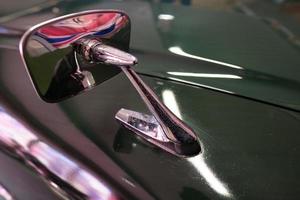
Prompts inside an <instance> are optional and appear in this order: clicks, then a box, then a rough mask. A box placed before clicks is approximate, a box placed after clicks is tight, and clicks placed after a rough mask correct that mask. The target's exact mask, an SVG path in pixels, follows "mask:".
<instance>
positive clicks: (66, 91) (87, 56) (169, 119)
mask: <svg viewBox="0 0 300 200" xmlns="http://www.w3.org/2000/svg"><path fill="white" fill-rule="evenodd" d="M129 39H130V21H129V18H128V16H127V15H126V14H124V13H122V12H120V11H110V10H108V11H87V12H81V13H76V14H72V15H67V16H63V17H60V18H56V19H53V20H50V21H47V22H45V23H42V24H39V25H37V26H35V27H33V28H31V29H30V30H29V31H27V32H26V33H25V35H24V36H23V38H22V40H21V42H20V51H21V55H22V57H23V60H24V63H25V65H26V67H27V70H28V72H29V75H30V77H31V79H32V82H33V84H34V86H35V88H36V91H37V93H38V94H39V95H40V97H41V98H42V99H43V100H45V101H47V102H58V101H60V100H62V99H65V98H68V97H70V96H74V95H76V94H78V93H80V92H83V91H86V90H88V89H90V88H92V87H94V86H96V85H97V84H99V83H102V82H103V81H105V80H107V79H109V78H111V77H113V76H115V75H116V74H118V73H119V72H120V71H122V72H123V73H124V74H125V75H126V76H127V78H128V79H129V81H130V82H131V83H132V85H133V86H134V88H135V89H136V91H137V93H138V94H139V95H140V97H141V99H142V100H143V101H144V102H145V104H146V106H147V107H148V109H149V110H150V112H151V113H152V116H147V115H145V114H143V113H138V112H134V111H130V110H126V109H121V110H120V111H119V112H117V113H116V116H115V118H116V119H117V120H118V121H119V122H120V123H121V124H122V125H123V126H125V127H126V128H128V129H130V130H132V131H133V132H134V133H136V134H137V135H139V136H140V137H142V138H143V139H145V140H147V141H148V142H150V143H152V144H154V145H156V146H158V147H160V148H161V149H163V150H165V151H168V152H169V153H172V154H175V155H177V156H180V157H188V156H195V155H197V154H199V153H200V152H201V146H200V142H199V141H198V137H197V134H196V133H194V131H193V130H192V129H191V128H190V127H189V126H188V125H186V124H185V123H184V122H183V121H181V120H180V119H179V118H178V117H176V116H175V115H174V114H173V113H172V112H171V111H170V110H169V109H168V108H167V107H166V106H165V105H164V104H163V103H162V102H161V101H160V100H159V98H158V97H157V96H156V94H155V92H154V91H152V89H151V88H150V87H149V86H148V85H147V84H146V83H144V81H143V80H142V79H141V78H140V76H139V75H138V74H137V73H136V72H135V71H134V70H133V68H132V66H133V65H135V64H137V59H136V58H135V57H134V56H133V55H131V54H129V53H128V50H129Z"/></svg>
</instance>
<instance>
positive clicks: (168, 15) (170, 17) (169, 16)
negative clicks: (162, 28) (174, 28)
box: [158, 14, 175, 21]
mask: <svg viewBox="0 0 300 200" xmlns="http://www.w3.org/2000/svg"><path fill="white" fill-rule="evenodd" d="M174 18H175V17H174V15H170V14H160V15H158V19H160V20H166V21H169V20H173V19H174Z"/></svg>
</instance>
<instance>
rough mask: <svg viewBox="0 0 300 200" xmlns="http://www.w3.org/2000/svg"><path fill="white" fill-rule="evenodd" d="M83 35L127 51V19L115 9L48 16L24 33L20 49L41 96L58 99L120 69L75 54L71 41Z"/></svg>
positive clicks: (112, 74)
mask: <svg viewBox="0 0 300 200" xmlns="http://www.w3.org/2000/svg"><path fill="white" fill-rule="evenodd" d="M82 38H89V39H96V40H98V41H99V42H101V43H104V44H108V45H110V46H113V47H116V48H118V49H121V50H123V51H128V49H129V38H130V22H129V19H128V17H127V16H126V15H125V14H123V13H121V12H117V11H90V12H84V13H79V14H76V15H75V16H74V15H71V16H66V17H62V18H58V19H54V20H51V21H50V22H48V23H47V22H46V23H43V24H42V25H38V26H37V27H35V28H33V30H29V31H28V32H27V33H25V35H24V37H23V39H22V41H21V52H22V53H23V57H24V61H25V63H26V66H27V69H28V72H29V74H30V76H31V79H32V82H33V84H34V86H35V88H36V91H37V92H38V94H39V95H40V96H41V98H42V99H43V100H45V101H47V102H58V101H60V100H63V99H65V98H67V97H70V96H74V95H76V94H78V93H80V92H82V91H86V90H89V89H91V88H92V87H94V86H96V85H98V84H100V83H102V82H104V81H106V80H108V79H110V78H112V77H113V76H115V75H117V74H118V73H119V72H120V69H119V68H118V67H116V66H108V65H104V64H100V63H93V62H89V61H87V60H86V59H84V58H83V57H82V55H79V54H77V53H76V52H75V47H74V43H76V42H77V41H78V40H80V39H82Z"/></svg>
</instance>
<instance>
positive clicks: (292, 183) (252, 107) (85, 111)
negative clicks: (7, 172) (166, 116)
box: [0, 1, 300, 199]
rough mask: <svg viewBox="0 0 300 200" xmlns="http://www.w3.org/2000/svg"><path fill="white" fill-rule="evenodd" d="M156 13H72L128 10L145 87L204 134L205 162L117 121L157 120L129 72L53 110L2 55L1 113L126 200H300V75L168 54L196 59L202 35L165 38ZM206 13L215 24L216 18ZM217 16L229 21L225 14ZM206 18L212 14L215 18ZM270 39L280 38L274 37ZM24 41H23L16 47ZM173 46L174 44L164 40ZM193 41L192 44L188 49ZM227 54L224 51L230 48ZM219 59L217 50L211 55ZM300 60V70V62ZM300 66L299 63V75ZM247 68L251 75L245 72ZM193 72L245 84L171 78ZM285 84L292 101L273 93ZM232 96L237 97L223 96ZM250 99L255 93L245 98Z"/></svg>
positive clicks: (129, 5) (145, 7)
mask: <svg viewBox="0 0 300 200" xmlns="http://www.w3.org/2000/svg"><path fill="white" fill-rule="evenodd" d="M135 6H138V8H139V9H136V7H135ZM155 6H156V7H157V6H160V4H151V3H149V2H148V1H128V2H126V3H125V2H110V1H109V2H108V1H103V2H94V1H89V4H88V3H84V4H83V3H80V2H79V3H78V4H76V3H74V2H72V3H71V6H68V7H64V8H65V9H66V10H64V11H63V13H70V12H75V11H77V10H87V9H91V8H94V9H96V8H110V9H122V10H125V11H126V12H127V13H128V14H129V16H130V17H131V20H132V39H131V43H132V53H133V54H134V55H136V56H137V57H138V58H139V61H140V64H139V66H138V67H136V70H137V71H138V72H140V73H142V74H144V75H142V78H143V80H144V81H145V82H146V83H147V84H149V85H150V86H151V88H152V89H153V90H154V91H155V92H156V94H157V95H158V96H159V97H160V98H161V100H162V101H163V102H164V103H165V104H166V105H167V106H168V107H169V108H170V109H171V110H172V111H173V112H174V113H175V114H176V115H177V116H178V117H179V118H181V119H182V120H183V121H184V122H186V123H187V124H188V125H189V126H191V127H192V128H193V129H194V130H195V132H196V133H197V134H198V136H199V139H200V142H201V145H202V147H203V152H202V153H201V154H200V155H198V156H196V157H192V158H177V157H174V156H173V155H171V154H169V153H166V152H164V151H162V150H161V149H159V148H157V147H154V146H152V145H150V144H149V143H147V142H145V141H143V140H141V139H140V138H138V137H136V136H135V135H134V134H133V132H131V131H129V130H127V129H125V128H124V127H122V126H120V124H119V123H117V122H116V120H115V119H114V115H115V114H116V112H117V111H118V110H119V109H120V108H126V109H131V110H135V111H138V112H143V113H149V111H148V110H147V109H146V106H145V105H144V104H143V101H142V100H141V99H140V97H139V96H138V94H137V92H136V91H135V89H134V88H133V87H132V86H131V85H130V82H129V81H128V80H127V79H126V77H125V75H124V74H119V75H117V76H116V77H114V78H112V79H110V80H108V81H106V82H104V83H103V84H101V85H99V86H97V87H95V88H93V90H90V91H88V92H85V93H83V94H80V95H78V96H76V97H73V98H70V99H67V100H65V101H62V102H60V103H57V104H49V103H46V102H44V101H42V100H41V99H40V98H39V97H38V96H37V95H36V94H35V92H34V89H33V86H32V85H31V83H30V80H29V78H28V75H27V73H26V70H25V68H24V66H23V64H22V61H21V57H20V55H19V52H18V50H17V49H7V48H6V49H3V48H2V49H0V64H1V69H0V90H1V92H0V93H1V107H3V108H5V109H7V110H10V112H11V113H12V114H13V116H14V117H15V119H16V120H20V121H24V122H25V121H26V124H27V126H29V127H32V128H33V129H34V130H35V131H36V132H37V133H38V134H39V135H40V136H41V138H43V139H44V140H45V141H50V142H51V143H53V144H55V146H56V147H57V148H59V149H60V150H61V151H63V152H64V153H66V154H69V155H71V156H74V157H75V158H76V160H77V161H78V162H81V163H84V164H85V165H87V167H88V168H89V169H91V170H93V171H94V172H95V173H97V174H98V175H99V176H100V177H103V178H104V179H105V180H106V181H107V182H108V183H109V185H110V186H111V187H112V188H114V189H115V190H120V191H121V193H122V195H123V197H124V198H125V199H126V198H127V199H134V198H136V199H298V198H299V194H298V193H299V192H298V190H299V187H300V183H299V181H298V177H299V176H300V174H299V167H300V166H299V165H300V163H299V159H298V158H299V142H300V141H299V140H300V137H299V132H300V123H299V120H300V114H299V112H298V111H297V110H298V107H297V99H299V98H298V95H299V92H297V91H298V90H297V87H296V86H297V81H298V79H297V74H294V75H290V76H289V75H287V74H285V75H284V76H283V75H282V76H278V74H277V73H276V74H272V73H273V72H274V73H275V71H273V72H269V71H271V68H268V67H266V68H263V69H261V70H266V71H259V70H257V69H251V68H249V69H243V70H240V69H234V68H230V67H229V68H228V67H225V66H221V65H216V64H212V63H208V62H204V61H199V60H195V59H192V58H184V57H182V56H179V55H174V54H172V53H171V52H168V51H169V50H168V48H169V47H170V45H177V42H180V44H178V45H182V49H184V50H185V51H187V52H189V53H193V54H196V55H197V54H198V53H195V52H193V51H196V49H195V48H196V46H195V45H196V44H195V45H194V44H193V41H194V40H192V39H194V38H196V35H192V38H190V39H186V40H184V38H183V36H176V37H173V38H170V36H171V33H160V32H159V31H157V29H156V22H155V20H156V17H155V15H156V14H157V12H158V11H155V10H156V9H157V8H153V7H155ZM162 7H163V8H164V9H170V10H172V9H175V8H176V9H178V10H179V11H178V10H174V11H172V12H174V13H175V12H176V13H177V12H184V13H187V12H188V11H189V12H190V13H191V14H194V15H199V13H197V12H196V11H198V10H196V11H194V12H193V10H190V8H189V7H181V6H177V7H175V8H174V6H173V5H171V4H170V5H169V7H168V6H167V5H166V4H164V5H163V6H162ZM153 10H154V11H153ZM182 10H183V11H182ZM43 12H44V14H45V12H46V13H47V12H48V11H43ZM51 12H52V11H51ZM170 12H171V11H170ZM204 12H205V11H204ZM214 12H217V11H214ZM153 13H156V14H153ZM174 13H172V14H174ZM60 14H62V13H60ZM169 14H170V13H169ZM206 14H207V15H208V16H212V13H206ZM214 14H216V15H217V16H219V17H220V16H227V15H224V14H223V13H221V14H220V13H218V12H217V13H214ZM36 15H37V14H36ZM200 15H203V16H205V13H204V14H203V13H200ZM208 16H207V17H208ZM238 16H239V15H238ZM241 16H242V15H241ZM234 17H236V14H234V16H232V18H234ZM177 18H179V17H178V16H175V19H177ZM241 18H243V19H244V17H241ZM244 20H246V21H249V22H251V23H253V24H254V25H255V26H259V27H261V28H262V29H263V30H264V31H267V27H265V25H263V24H260V23H261V22H258V21H257V19H248V18H247V19H244ZM203 22H204V21H203ZM191 23H192V22H191ZM141 24H145V26H144V27H143V26H141ZM146 25H147V26H146ZM11 26H13V22H11ZM241 26H242V25H241ZM198 28H199V27H198ZM225 28H226V27H224V29H225ZM177 32H178V31H177ZM267 32H268V31H267ZM268 33H270V34H271V35H272V34H273V33H272V32H271V31H269V32H268ZM203 34H204V33H203ZM149 35H152V36H153V40H152V41H149V40H147V38H148V37H149ZM273 36H274V35H273ZM224 37H225V36H224ZM274 37H275V38H276V36H274ZM17 38H18V37H17ZM17 38H16V39H15V40H14V42H15V43H16V44H17V42H18V39H17ZM168 39H169V41H168V42H167V43H164V42H162V41H167V40H168ZM276 39H278V38H276ZM184 41H186V42H187V43H189V44H184ZM276 41H281V40H280V39H278V40H276ZM14 42H12V47H13V46H14ZM270 42H271V43H272V41H270ZM175 43H176V44H175ZM281 43H282V41H281ZM206 45H209V43H207V44H206ZM218 45H219V43H217V42H216V46H214V47H215V48H216V49H219V47H218ZM228 45H229V43H228ZM282 45H283V44H282ZM198 46H199V45H198ZM254 46H255V45H254ZM205 47H207V48H208V46H205ZM225 47H227V46H226V45H225V46H224V47H223V48H224V50H223V51H225V50H227V48H225ZM203 48H204V47H203ZM253 48H254V47H253ZM193 49H194V50H193ZM291 51H292V50H291ZM203 53H205V51H203ZM211 53H216V51H214V50H213V49H211ZM228 54H229V53H228ZM255 54H256V53H255ZM204 55H205V54H203V56H204ZM210 55H211V54H210ZM230 55H231V56H233V57H230V56H229V57H227V59H229V58H230V60H225V57H222V56H220V55H219V56H220V57H214V58H213V59H219V60H220V61H222V62H226V61H227V62H229V61H231V59H233V60H234V59H235V58H239V56H236V57H235V56H234V54H230ZM201 56H202V54H201ZM207 56H209V55H208V54H207ZM247 56H249V57H247ZM245 57H247V59H249V60H251V59H252V58H253V57H255V56H254V55H248V54H246V55H245ZM250 58H251V59H250ZM210 59H212V57H210ZM222 59H224V60H222ZM293 59H295V63H297V62H298V60H297V59H298V58H293ZM283 61H284V59H283V60H281V61H280V62H283ZM241 62H246V60H242V61H241ZM249 62H250V61H249ZM253 62H254V61H253ZM257 62H258V61H257ZM270 62H271V61H270ZM272 62H273V61H272ZM231 64H232V63H231ZM234 64H239V63H234ZM256 64H257V63H254V64H253V66H254V65H255V66H256ZM260 64H261V65H263V64H264V63H263V62H261V63H260ZM269 64H270V63H268V64H266V65H265V66H270V65H269ZM247 66H248V65H247ZM249 66H250V65H249ZM251 66H252V65H251ZM278 66H279V65H278ZM294 66H295V65H294V64H293V65H291V68H290V69H289V70H291V69H293V67H294ZM139 68H140V69H139ZM243 68H246V67H245V66H244V65H243ZM184 69H189V70H191V71H190V72H191V73H209V74H212V73H213V74H231V75H236V76H241V77H243V79H242V80H240V79H238V80H219V79H217V80H215V79H213V78H212V79H211V80H210V79H209V80H205V78H189V77H184V78H179V79H182V80H174V77H175V76H174V77H172V76H170V74H167V73H166V72H168V71H171V72H172V71H175V72H176V71H179V70H184ZM268 70H269V71H268ZM286 73H290V72H286ZM153 76H157V78H156V77H153ZM249 76H250V78H245V79H244V77H249ZM261 76H262V77H263V78H261ZM295 77H296V78H295ZM171 78H173V80H172V79H171ZM175 78H177V79H178V77H175ZM258 80H260V81H258ZM277 80H281V82H280V85H281V86H282V90H284V91H285V92H286V93H284V94H283V95H282V96H284V97H282V96H280V98H281V97H282V98H283V99H284V100H285V101H284V103H282V102H283V101H280V102H279V100H280V99H279V97H278V98H277V97H276V94H277V92H278V94H280V95H281V94H282V93H281V88H275V89H274V90H275V91H272V90H271V89H272V88H271V86H270V85H272V83H276V84H279V83H278V81H277ZM191 82H192V83H191ZM256 84H257V85H259V86H261V87H258V86H257V85H256ZM203 86H204V87H203ZM294 86H295V87H294ZM252 87H253V90H252V89H251V88H252ZM245 88H247V90H246V89H245ZM257 88H258V89H257ZM288 88H290V90H288ZM226 89H228V91H229V92H227V91H222V90H226ZM256 89H257V90H256ZM220 90H221V91H220ZM286 90H287V91H286ZM245 91H250V93H251V91H252V93H251V94H248V93H247V94H244V93H243V92H245ZM230 92H231V93H234V94H231V93H230ZM235 93H237V94H238V95H239V96H237V95H235ZM262 94H265V96H261V95H262ZM289 95H290V96H289ZM242 96H247V97H248V96H249V97H251V99H249V98H243V97H242ZM265 97H266V98H265ZM273 97H274V98H273ZM275 97H276V99H275ZM289 98H290V99H291V100H290V99H289ZM257 100H261V101H257ZM264 102H266V103H264ZM277 104H278V105H277ZM295 105H296V106H295ZM1 160H2V159H1ZM1 170H2V169H1ZM3 179H6V177H5V176H4V175H2V176H1V177H0V183H2V184H3V185H4V186H5V187H10V188H8V189H9V190H10V191H12V192H14V191H15V190H14V188H11V187H12V186H10V185H9V184H5V180H3ZM25 190H26V189H25V188H24V190H23V191H21V192H17V191H15V194H14V195H15V196H16V197H19V198H20V197H22V196H21V195H22V192H25ZM32 195H33V197H27V196H26V197H25V196H24V198H22V199H38V198H37V197H35V198H34V195H35V194H32ZM45 199H46V197H45ZM48 199H51V197H49V198H48Z"/></svg>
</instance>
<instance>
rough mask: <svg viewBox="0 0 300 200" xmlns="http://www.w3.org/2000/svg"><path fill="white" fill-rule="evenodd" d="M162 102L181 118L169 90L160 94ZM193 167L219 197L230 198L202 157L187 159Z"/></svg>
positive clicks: (223, 185) (171, 92) (224, 186)
mask: <svg viewBox="0 0 300 200" xmlns="http://www.w3.org/2000/svg"><path fill="white" fill-rule="evenodd" d="M162 96H163V102H164V103H165V105H166V106H167V107H168V108H169V109H170V110H171V111H172V112H173V113H174V114H175V115H177V116H178V117H181V113H180V110H179V106H178V104H177V101H176V98H175V95H174V93H173V91H171V90H164V91H163V92H162ZM187 161H188V162H190V163H191V164H192V165H193V167H194V168H195V169H196V170H197V171H198V172H199V174H200V175H201V176H202V177H203V178H204V179H205V181H206V182H207V183H208V185H209V186H210V187H211V188H212V189H213V190H214V191H216V192H217V193H219V194H220V195H223V196H226V197H230V196H231V193H230V191H229V190H228V188H227V186H226V185H225V184H224V183H222V182H221V181H220V180H219V179H218V177H217V176H216V175H215V174H214V173H213V171H212V170H211V169H210V168H209V167H208V165H207V164H206V163H205V161H204V159H203V156H202V155H198V156H195V157H191V158H187Z"/></svg>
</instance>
